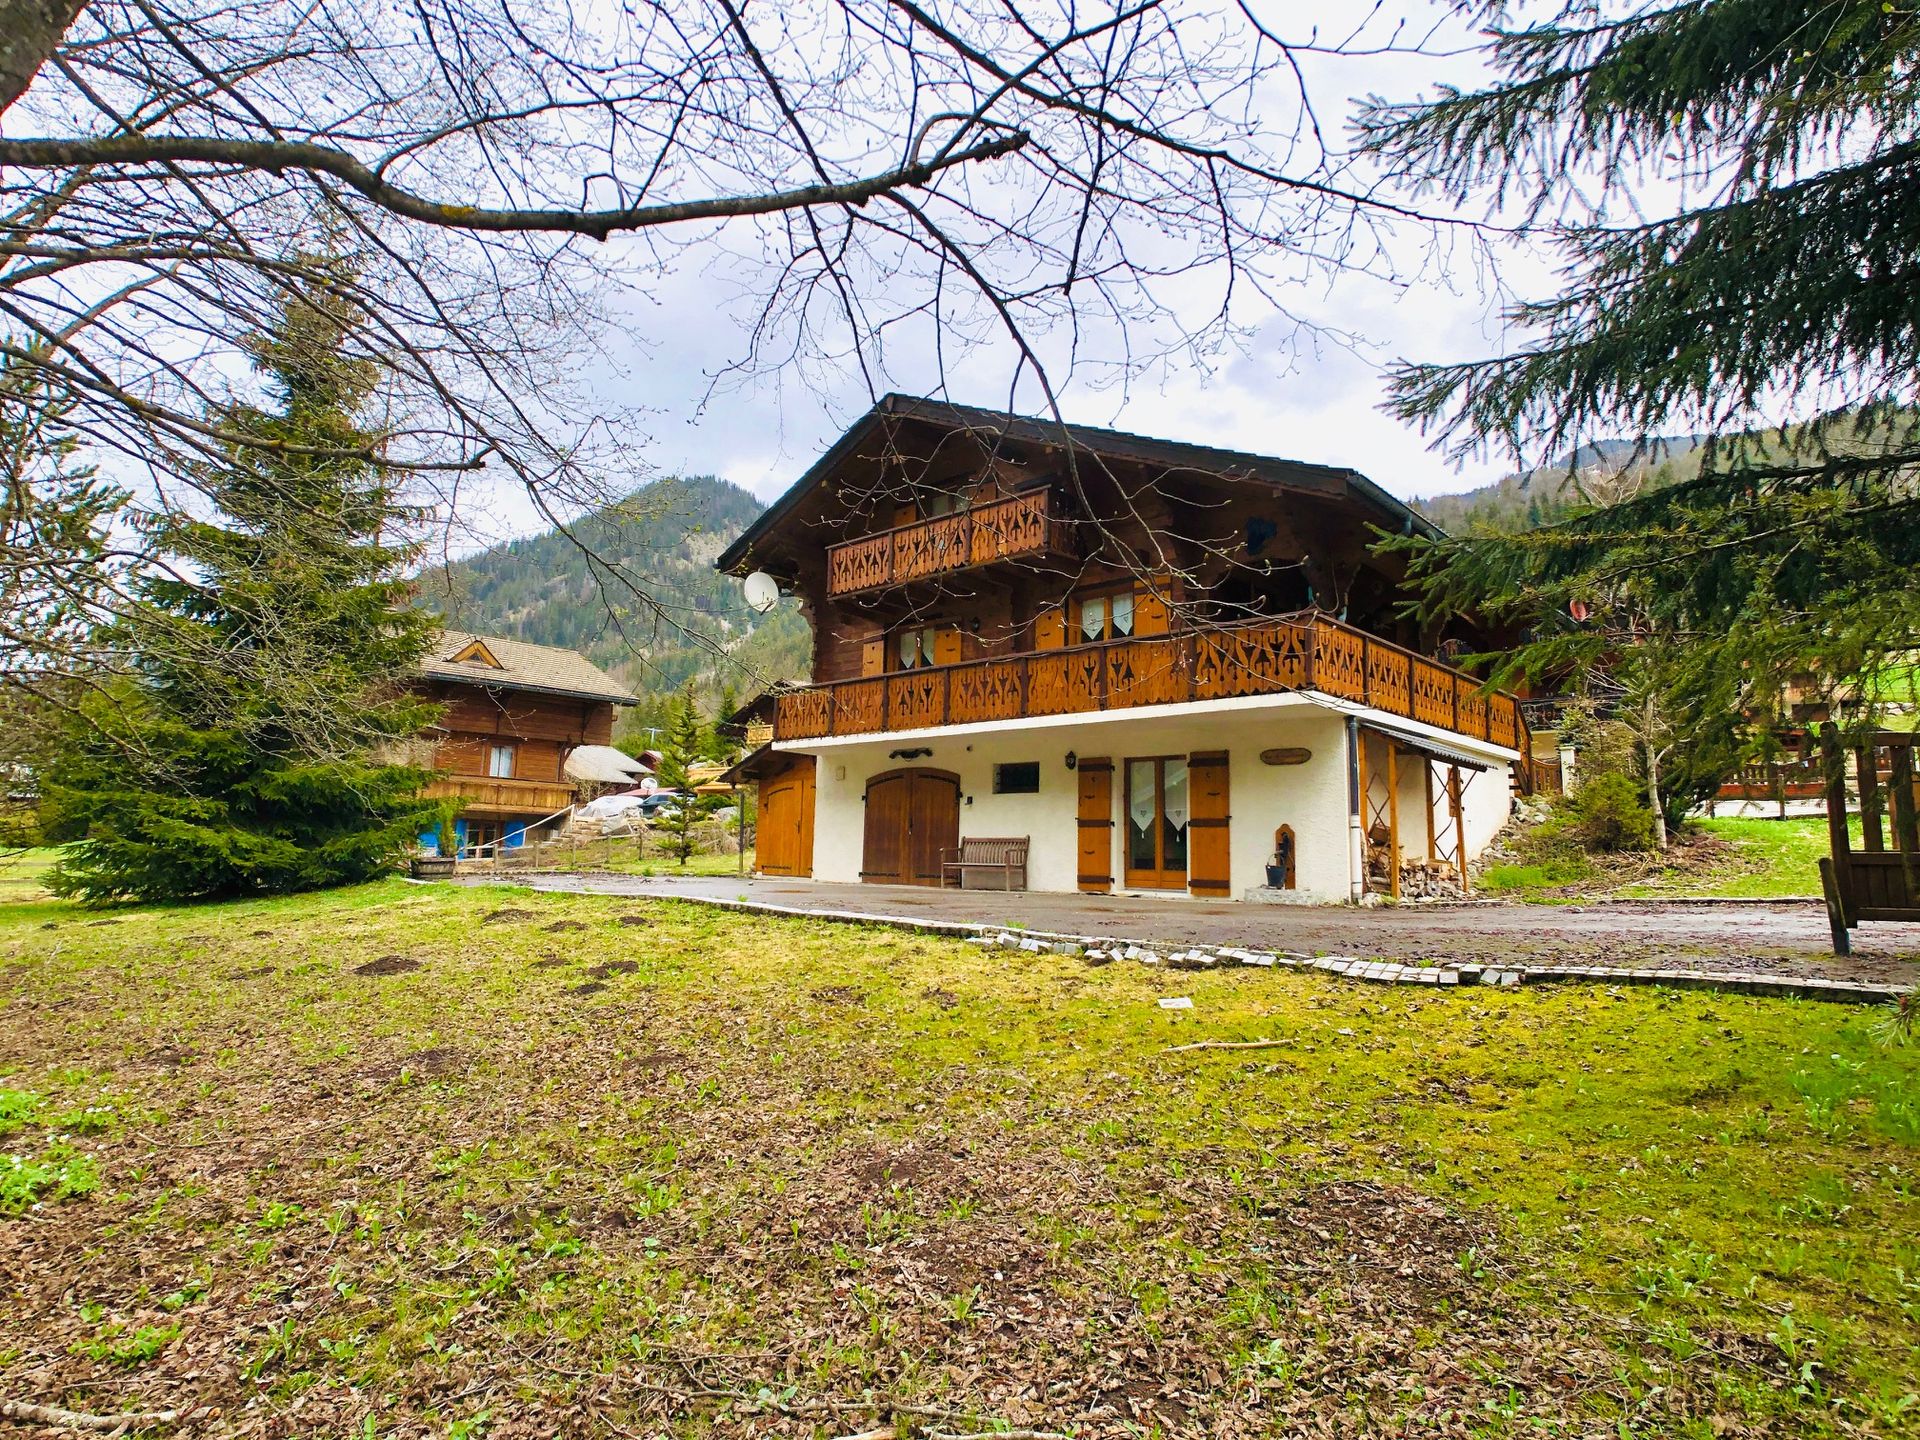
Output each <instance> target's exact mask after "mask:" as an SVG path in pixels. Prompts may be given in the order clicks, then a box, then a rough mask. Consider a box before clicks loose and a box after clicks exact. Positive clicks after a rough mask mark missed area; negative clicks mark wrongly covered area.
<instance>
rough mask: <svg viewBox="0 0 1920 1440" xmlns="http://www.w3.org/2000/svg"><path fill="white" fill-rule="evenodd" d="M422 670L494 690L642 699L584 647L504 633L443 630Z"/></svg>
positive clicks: (623, 700) (624, 701)
mask: <svg viewBox="0 0 1920 1440" xmlns="http://www.w3.org/2000/svg"><path fill="white" fill-rule="evenodd" d="M420 673H421V674H422V675H424V676H425V677H427V678H428V679H430V680H448V681H452V682H454V683H456V684H463V685H484V686H486V687H487V688H489V689H494V690H524V691H527V692H529V693H531V694H537V695H564V696H568V697H570V698H572V699H578V700H605V701H607V702H609V703H610V704H614V705H632V704H635V703H636V701H635V698H634V694H633V692H632V691H631V690H628V689H627V688H626V687H625V686H624V685H622V684H621V683H620V682H619V681H618V680H615V679H614V678H613V677H612V676H611V675H609V674H607V672H606V671H604V670H602V669H601V668H600V667H599V666H598V665H596V664H594V663H593V662H592V661H591V660H589V659H587V657H586V656H584V655H582V654H581V653H580V652H579V651H578V650H567V649H563V648H562V647H560V646H558V645H529V644H527V643H526V642H525V641H524V640H508V639H506V638H505V637H503V636H499V635H474V634H470V633H468V632H466V631H462V630H443V631H441V632H440V637H439V639H438V640H437V641H436V643H435V644H434V645H433V646H432V647H431V648H430V649H429V650H428V651H427V655H426V658H425V659H423V660H422V661H421V662H420Z"/></svg>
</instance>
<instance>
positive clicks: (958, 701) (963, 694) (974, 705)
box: [947, 660, 1023, 725]
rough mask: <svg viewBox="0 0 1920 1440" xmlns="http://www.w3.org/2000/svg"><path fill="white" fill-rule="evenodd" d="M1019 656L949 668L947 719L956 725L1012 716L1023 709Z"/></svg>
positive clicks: (1007, 718) (1008, 718) (1011, 718)
mask: <svg viewBox="0 0 1920 1440" xmlns="http://www.w3.org/2000/svg"><path fill="white" fill-rule="evenodd" d="M1022 668H1023V666H1022V663H1021V662H1020V661H1019V660H982V661H978V662H976V663H974V664H972V665H961V666H959V667H957V668H955V669H954V670H951V671H949V672H948V680H947V719H948V721H949V722H950V723H952V724H955V725H967V724H972V723H974V722H976V721H980V720H1013V719H1017V718H1018V717H1019V716H1020V715H1021V714H1022V713H1023V706H1022V704H1021V686H1020V673H1021V670H1022Z"/></svg>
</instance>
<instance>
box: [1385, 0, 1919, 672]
mask: <svg viewBox="0 0 1920 1440" xmlns="http://www.w3.org/2000/svg"><path fill="white" fill-rule="evenodd" d="M1458 8H1459V9H1461V10H1462V11H1463V12H1466V13H1472V14H1475V15H1482V14H1484V15H1490V16H1491V17H1492V18H1493V19H1494V21H1496V22H1498V21H1499V20H1500V19H1501V18H1502V15H1503V8H1502V7H1498V6H1490V5H1486V4H1481V3H1474V4H1467V3H1464V0H1463V3H1461V4H1460V5H1459V7H1458ZM1489 59H1490V61H1491V64H1492V66H1493V68H1494V70H1495V72H1496V74H1497V76H1498V78H1497V79H1496V80H1495V81H1494V82H1493V83H1492V84H1490V85H1488V86H1487V87H1485V88H1484V89H1480V90H1476V91H1472V92H1454V91H1449V92H1445V93H1442V94H1441V95H1439V96H1438V97H1437V98H1435V99H1433V100H1430V101H1425V102H1420V103H1416V104H1411V105H1404V106H1389V105H1384V104H1376V105H1375V106H1374V107H1372V108H1371V109H1370V110H1369V111H1368V112H1367V113H1366V115H1365V117H1364V121H1363V123H1364V126H1365V128H1366V130H1367V134H1368V143H1369V145H1370V148H1371V150H1372V152H1373V154H1374V156H1375V157H1376V159H1378V160H1379V161H1380V162H1381V163H1382V164H1383V165H1384V166H1385V167H1386V168H1388V169H1389V170H1391V171H1393V172H1396V173H1397V174H1398V175H1399V176H1401V177H1402V178H1403V179H1405V180H1406V181H1407V182H1409V184H1410V185H1413V186H1415V187H1418V188H1421V189H1424V190H1426V191H1428V192H1429V193H1434V192H1437V193H1439V194H1441V195H1443V196H1444V197H1446V198H1447V199H1450V200H1452V201H1454V202H1456V203H1458V204H1462V205H1465V204H1469V203H1473V202H1475V201H1477V200H1479V199H1480V198H1482V197H1493V198H1497V199H1498V200H1499V201H1500V202H1501V203H1502V204H1504V205H1505V206H1506V207H1508V211H1509V213H1512V214H1515V215H1518V216H1519V217H1520V219H1521V224H1522V226H1523V227H1525V228H1528V229H1530V230H1532V231H1533V232H1534V233H1536V234H1538V235H1539V236H1540V237H1541V238H1542V239H1543V240H1544V241H1546V242H1547V243H1550V244H1552V245H1555V246H1557V247H1558V248H1559V250H1560V252H1561V256H1562V259H1563V260H1564V262H1565V272H1566V273H1567V275H1568V276H1569V285H1568V288H1567V290H1566V292H1565V293H1564V294H1562V295H1560V296H1557V297H1553V298H1549V299H1546V300H1543V301H1540V302H1538V303H1533V304H1527V305H1522V306H1520V307H1518V309H1517V310H1516V311H1515V312H1514V313H1513V315H1512V317H1511V318H1512V320H1513V321H1514V322H1515V324H1516V326H1517V327H1518V328H1519V329H1520V330H1521V331H1522V333H1526V334H1529V335H1531V336H1532V337H1534V338H1533V339H1532V340H1531V342H1530V343H1529V344H1527V345H1526V346H1524V347H1523V348H1521V349H1519V350H1517V351H1515V352H1513V353H1511V354H1506V355H1501V356H1497V357H1494V358H1491V359H1484V360H1477V361H1471V362H1467V363H1462V364H1442V365H1419V364H1415V365H1408V366H1406V367H1404V368H1403V369H1401V370H1400V371H1399V372H1398V373H1397V374H1396V376H1395V379H1394V390H1393V402H1392V408H1393V409H1394V410H1395V411H1396V412H1397V413H1398V414H1400V415H1401V416H1402V417H1404V418H1407V419H1410V420H1414V421H1417V422H1420V423H1421V424H1423V425H1424V426H1427V427H1429V428H1430V429H1431V430H1433V431H1434V432H1436V433H1437V434H1438V436H1439V437H1440V439H1441V440H1442V441H1443V442H1444V443H1445V444H1447V445H1448V447H1449V448H1451V449H1453V450H1454V451H1455V452H1463V451H1470V450H1474V449H1478V448H1482V447H1485V446H1489V445H1493V446H1501V447H1505V448H1507V449H1509V450H1511V451H1513V452H1514V453H1515V454H1517V455H1519V456H1520V457H1521V458H1522V459H1527V458H1530V457H1532V456H1534V455H1563V454H1564V455H1568V456H1573V457H1578V456H1579V455H1580V454H1581V453H1582V447H1583V445H1584V444H1585V443H1586V442H1588V441H1592V440H1595V439H1602V438H1607V437H1610V436H1624V437H1627V438H1629V439H1631V440H1634V441H1636V442H1638V443H1637V446H1636V447H1633V448H1635V449H1636V451H1637V453H1636V454H1634V455H1630V456H1629V457H1628V459H1627V461H1626V463H1625V466H1624V467H1623V468H1629V469H1630V468H1632V467H1633V466H1635V465H1636V464H1638V463H1639V462H1640V461H1641V460H1642V459H1643V458H1644V457H1645V455H1646V453H1647V451H1648V449H1649V447H1650V442H1651V438H1652V437H1654V436H1656V435H1661V434H1667V435H1701V436H1703V437H1704V442H1703V444H1702V445H1701V447H1700V449H1699V450H1698V452H1697V458H1696V459H1695V460H1694V461H1692V462H1691V463H1690V464H1689V466H1688V473H1678V472H1677V470H1676V472H1674V473H1669V474H1667V475H1665V476H1663V477H1659V478H1658V479H1656V481H1655V483H1651V484H1645V485H1638V486H1635V487H1632V488H1631V490H1630V492H1629V493H1627V494H1624V495H1619V496H1606V495H1601V494H1597V493H1593V492H1591V491H1589V492H1588V493H1586V494H1585V495H1580V494H1576V495H1575V496H1574V497H1573V499H1574V502H1575V503H1574V504H1573V505H1571V506H1570V507H1569V508H1568V509H1567V511H1565V512H1564V513H1560V514H1555V513H1553V511H1552V510H1551V509H1549V510H1548V512H1547V513H1546V514H1544V515H1543V517H1542V518H1543V520H1544V521H1545V522H1546V524H1545V525H1544V527H1543V528H1541V529H1539V530H1536V531H1534V532H1532V533H1529V534H1525V535H1513V534H1495V533H1492V532H1490V531H1486V532H1476V533H1472V534H1468V535H1464V536H1461V537H1458V538H1456V539H1454V540H1452V541H1447V542H1441V543H1440V544H1438V545H1436V546H1429V547H1424V553H1421V554H1418V555H1416V556H1415V563H1416V572H1417V574H1418V576H1419V578H1420V579H1421V582H1422V583H1423V585H1424V586H1425V590H1426V601H1427V608H1428V610H1429V611H1430V612H1432V613H1436V614H1438V613H1445V612H1448V611H1451V610H1457V609H1465V608H1473V609H1477V610H1480V611H1482V612H1483V613H1484V612H1487V611H1492V612H1494V613H1496V614H1498V615H1504V616H1506V617H1508V618H1510V619H1512V620H1513V621H1514V622H1515V623H1516V625H1517V626H1522V627H1527V628H1528V629H1530V630H1531V631H1532V632H1533V634H1534V636H1535V637H1536V641H1535V644H1533V645H1529V646H1527V647H1525V648H1524V649H1522V650H1521V651H1520V652H1518V654H1517V655H1515V656H1514V657H1512V659H1511V662H1510V663H1509V665H1508V667H1507V669H1506V671H1505V672H1503V673H1504V674H1506V675H1512V674H1514V673H1515V672H1518V671H1531V672H1533V673H1536V674H1539V673H1542V671H1543V669H1545V668H1546V667H1547V666H1548V665H1549V664H1553V665H1560V666H1565V665H1566V664H1567V663H1568V662H1569V660H1570V659H1571V660H1575V661H1579V662H1582V663H1588V662H1590V663H1602V662H1604V659H1605V657H1606V656H1607V654H1608V653H1609V652H1610V650H1611V649H1612V647H1614V646H1615V645H1616V644H1617V643H1618V641H1619V638H1620V632H1619V630H1618V628H1617V627H1613V626H1608V625H1599V626H1592V625H1589V626H1584V627H1583V626H1582V625H1581V624H1580V623H1579V622H1575V621H1573V620H1571V619H1570V617H1569V614H1568V611H1569V606H1570V605H1572V604H1574V602H1578V603H1579V605H1580V606H1582V607H1586V608H1590V609H1593V610H1596V611H1600V610H1605V611H1609V612H1611V613H1614V614H1626V613H1632V612H1636V611H1637V612H1643V613H1644V615H1645V616H1646V617H1647V618H1648V619H1650V620H1651V621H1652V623H1653V624H1654V625H1655V626H1656V627H1657V628H1658V630H1659V632H1660V633H1661V634H1662V635H1663V636H1666V637H1668V638H1671V639H1673V640H1676V641H1683V642H1684V643H1686V644H1687V645H1689V646H1691V647H1693V648H1694V649H1696V650H1697V651H1698V652H1699V653H1700V655H1701V656H1703V657H1704V658H1705V659H1706V660H1707V661H1708V662H1710V663H1711V664H1712V665H1714V666H1715V667H1716V668H1717V670H1718V671H1719V677H1718V679H1717V680H1716V681H1715V682H1714V684H1715V685H1716V686H1720V687H1726V688H1730V689H1732V690H1734V691H1735V692H1737V698H1738V701H1739V703H1740V704H1741V705H1742V706H1745V707H1761V708H1763V707H1764V706H1766V705H1767V704H1768V703H1770V701H1771V698H1772V692H1773V690H1774V688H1775V686H1776V685H1777V683H1778V682H1779V680H1781V679H1782V678H1783V677H1784V676H1785V675H1787V674H1788V673H1789V672H1792V671H1795V670H1811V671H1816V672H1818V673H1820V674H1822V675H1824V677H1825V678H1826V679H1827V680H1828V681H1829V682H1835V683H1838V682H1844V681H1847V680H1850V679H1852V678H1853V677H1855V676H1858V675H1859V674H1861V673H1863V672H1866V673H1871V672H1874V671H1875V670H1877V669H1879V668H1880V667H1883V666H1885V665H1888V664H1889V663H1897V662H1898V659H1899V657H1901V656H1904V655H1905V654H1907V653H1908V652H1910V651H1912V650H1913V649H1914V648H1915V647H1916V646H1920V587H1916V586H1915V584H1914V583H1913V578H1912V577H1913V575H1914V573H1915V566H1916V564H1920V488H1916V487H1915V485H1914V484H1913V482H1912V479H1911V475H1912V472H1913V467H1914V466H1915V465H1916V464H1920V393H1917V392H1920V323H1916V322H1920V287H1916V286H1914V285H1913V284H1911V283H1909V282H1908V281H1907V280H1904V279H1902V278H1901V277H1903V276H1907V275H1909V274H1910V272H1911V269H1912V265H1913V257H1914V256H1915V255H1916V254H1920V89H1916V87H1915V86H1914V85H1913V83H1912V76H1913V74H1914V71H1915V67H1916V64H1917V63H1920V12H1917V11H1916V10H1915V9H1914V8H1913V7H1912V6H1910V5H1900V6H1895V5H1888V4H1883V3H1881V0H1823V3H1820V4H1817V5H1815V4H1808V3H1798V4H1795V3H1782V0H1680V3H1674V4H1668V5H1661V6H1646V7H1639V8H1635V9H1632V10H1631V11H1629V12H1626V13H1623V14H1618V15H1615V14H1608V15H1606V16H1605V17H1604V18H1603V17H1602V16H1601V15H1600V14H1599V12H1597V11H1596V10H1595V8H1594V7H1593V6H1592V5H1591V4H1590V3H1587V0H1568V3H1566V4H1565V5H1564V6H1563V7H1562V8H1561V9H1560V11H1559V12H1558V14H1556V15H1555V16H1554V17H1553V18H1552V19H1551V20H1548V21H1547V22H1545V23H1541V24H1538V25H1533V26H1530V27H1528V28H1525V29H1517V30H1501V29H1496V30H1495V31H1494V32H1493V35H1492V40H1491V50H1490V55H1489ZM1641 177H1645V178H1646V180H1647V181H1648V182H1649V183H1639V182H1640V180H1641ZM1682 177H1685V178H1686V179H1687V181H1688V183H1687V184H1686V185H1685V186H1682V185H1679V184H1676V183H1673V182H1675V181H1677V180H1678V179H1680V178H1682ZM1663 207H1664V208H1663ZM1796 415H1797V416H1799V417H1800V419H1801V423H1795V424H1790V425H1789V424H1784V423H1782V422H1784V421H1786V420H1788V419H1791V418H1794V417H1795V416H1796ZM1569 463H1571V462H1569ZM1403 548H1408V549H1414V550H1422V549H1423V547H1422V546H1419V545H1408V546H1404V547H1403ZM1542 645H1544V646H1546V647H1547V648H1545V649H1542V648H1540V647H1541V646H1542Z"/></svg>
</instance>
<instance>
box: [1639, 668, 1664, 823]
mask: <svg viewBox="0 0 1920 1440" xmlns="http://www.w3.org/2000/svg"><path fill="white" fill-rule="evenodd" d="M1641 718H1642V722H1643V723H1644V724H1645V725H1646V731H1645V733H1644V735H1643V736H1642V738H1641V741H1640V745H1641V749H1642V751H1643V752H1644V753H1645V755H1646V757H1647V804H1648V806H1649V807H1650V808H1651V809H1652V810H1653V845H1654V848H1655V849H1656V850H1658V851H1659V852H1660V853H1661V854H1662V855H1664V854H1666V853H1667V812H1666V809H1665V808H1664V807H1663V806H1662V805H1661V803H1660V747H1659V746H1657V745H1655V744H1654V743H1653V726H1654V705H1653V700H1652V698H1651V697H1649V698H1648V700H1647V703H1646V704H1645V705H1644V706H1643V707H1642V708H1641Z"/></svg>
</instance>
